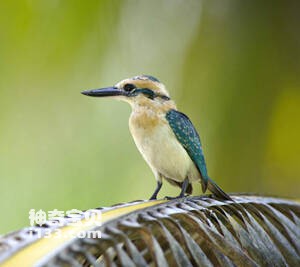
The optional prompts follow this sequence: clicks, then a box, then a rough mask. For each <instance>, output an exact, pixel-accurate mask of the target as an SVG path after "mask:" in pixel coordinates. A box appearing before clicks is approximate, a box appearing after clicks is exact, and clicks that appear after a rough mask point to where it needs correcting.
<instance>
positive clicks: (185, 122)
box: [166, 109, 231, 200]
mask: <svg viewBox="0 0 300 267" xmlns="http://www.w3.org/2000/svg"><path fill="white" fill-rule="evenodd" d="M166 119H167V121H168V123H169V125H170V127H171V129H172V130H173V132H174V134H175V136H176V138H177V140H178V141H179V142H180V144H181V145H182V146H183V147H184V149H185V150H186V151H187V153H188V155H189V156H190V158H191V159H192V161H193V162H194V163H195V165H196V167H197V169H198V170H199V172H200V174H201V178H202V180H201V185H202V191H203V192H205V191H206V189H207V187H208V188H209V190H210V191H211V192H212V193H214V194H215V195H216V196H217V197H219V198H221V199H227V200H231V198H230V197H229V196H228V195H227V194H226V193H225V192H224V191H223V190H222V189H221V188H219V187H218V186H217V185H216V183H215V182H214V181H212V180H211V179H210V178H209V176H208V174H207V168H206V163H205V159H204V154H203V150H202V145H201V141H200V137H199V135H198V133H197V131H196V129H195V127H194V125H193V124H192V122H191V121H190V119H189V118H188V117H187V116H186V115H185V114H183V113H181V112H179V111H177V110H174V109H171V110H169V111H168V112H167V113H166Z"/></svg>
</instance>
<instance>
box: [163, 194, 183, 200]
mask: <svg viewBox="0 0 300 267" xmlns="http://www.w3.org/2000/svg"><path fill="white" fill-rule="evenodd" d="M187 196H189V195H179V196H177V197H168V196H165V198H164V199H167V200H173V199H179V198H184V197H187Z"/></svg>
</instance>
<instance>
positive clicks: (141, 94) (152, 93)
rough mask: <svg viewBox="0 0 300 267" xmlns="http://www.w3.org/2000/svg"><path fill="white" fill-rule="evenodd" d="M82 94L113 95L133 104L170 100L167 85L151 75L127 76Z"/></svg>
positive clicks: (95, 95)
mask: <svg viewBox="0 0 300 267" xmlns="http://www.w3.org/2000/svg"><path fill="white" fill-rule="evenodd" d="M82 94H84V95H87V96H93V97H113V98H116V99H119V100H123V101H126V102H128V103H130V104H131V105H134V104H135V103H138V104H140V103H142V102H148V101H155V102H165V101H169V100H170V96H169V93H168V91H167V90H166V88H165V86H164V85H163V84H162V83H161V82H160V81H159V80H158V79H156V78H154V77H153V76H149V75H140V76H135V77H133V78H127V79H125V80H122V81H120V82H118V83H117V84H116V85H114V86H112V87H107V88H101V89H94V90H87V91H83V92H82Z"/></svg>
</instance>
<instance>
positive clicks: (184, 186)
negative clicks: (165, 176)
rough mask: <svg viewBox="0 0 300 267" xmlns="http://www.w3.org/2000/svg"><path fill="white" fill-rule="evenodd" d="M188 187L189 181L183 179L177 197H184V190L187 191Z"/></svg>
mask: <svg viewBox="0 0 300 267" xmlns="http://www.w3.org/2000/svg"><path fill="white" fill-rule="evenodd" d="M188 185H189V179H188V178H185V179H184V181H183V183H182V187H181V192H180V194H179V197H184V194H185V192H186V189H187V187H188Z"/></svg>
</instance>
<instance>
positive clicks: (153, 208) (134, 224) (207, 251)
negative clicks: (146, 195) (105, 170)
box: [0, 196, 300, 266]
mask: <svg viewBox="0 0 300 267" xmlns="http://www.w3.org/2000/svg"><path fill="white" fill-rule="evenodd" d="M232 198H233V199H234V201H235V202H230V201H227V202H220V201H217V200H215V199H212V198H209V197H207V196H201V197H187V198H183V199H176V200H172V201H150V202H149V201H139V202H134V203H127V204H121V205H117V206H115V207H111V208H104V209H101V211H102V225H101V226H96V225H91V226H89V227H84V228H83V227H79V226H78V227H75V228H72V227H71V228H70V226H68V220H69V219H70V218H62V221H63V223H64V226H62V227H57V226H55V225H54V224H53V222H48V223H47V224H46V225H44V226H43V227H35V228H34V229H29V228H27V229H23V230H21V231H18V232H15V233H13V234H10V235H8V236H5V237H4V238H2V239H1V240H0V262H1V260H2V264H3V266H19V265H17V264H20V263H23V264H22V265H20V266H32V265H35V266H148V265H150V266H151V265H154V266H168V265H169V266H300V203H299V202H297V201H290V200H285V199H279V198H270V197H258V196H232ZM81 220H84V217H82V219H81ZM57 229H59V230H60V231H61V233H62V234H66V233H68V231H75V232H76V233H78V232H79V231H85V232H88V231H95V232H96V231H101V234H102V236H101V238H93V237H88V236H87V237H85V238H78V237H72V238H70V237H69V236H68V237H67V238H66V236H65V238H57V239H56V240H55V237H54V236H53V237H52V236H51V237H49V238H38V237H35V236H34V235H30V234H29V232H30V231H31V232H32V231H33V232H34V231H41V230H42V232H43V231H44V232H43V233H42V235H43V234H44V235H45V233H46V230H47V231H50V232H54V231H56V230H57ZM29 236H30V237H29ZM13 241H14V242H13ZM1 251H2V252H1Z"/></svg>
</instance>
